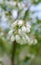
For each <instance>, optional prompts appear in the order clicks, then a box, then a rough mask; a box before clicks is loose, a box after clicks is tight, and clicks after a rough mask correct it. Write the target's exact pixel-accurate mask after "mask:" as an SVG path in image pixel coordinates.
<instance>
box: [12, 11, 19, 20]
mask: <svg viewBox="0 0 41 65" xmlns="http://www.w3.org/2000/svg"><path fill="white" fill-rule="evenodd" d="M17 15H18V11H17V10H12V17H13V18H14V19H16V18H17Z"/></svg>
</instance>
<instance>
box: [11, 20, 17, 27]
mask: <svg viewBox="0 0 41 65" xmlns="http://www.w3.org/2000/svg"><path fill="white" fill-rule="evenodd" d="M16 25H17V20H16V21H15V22H13V23H12V25H11V27H12V28H14V27H16Z"/></svg>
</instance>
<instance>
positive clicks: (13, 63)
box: [11, 40, 16, 65]
mask: <svg viewBox="0 0 41 65" xmlns="http://www.w3.org/2000/svg"><path fill="white" fill-rule="evenodd" d="M15 53H16V40H15V41H13V44H12V56H11V65H15V62H14V59H15Z"/></svg>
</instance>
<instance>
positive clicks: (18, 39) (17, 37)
mask: <svg viewBox="0 0 41 65" xmlns="http://www.w3.org/2000/svg"><path fill="white" fill-rule="evenodd" d="M15 39H16V41H17V42H18V43H20V36H19V35H16V36H15Z"/></svg>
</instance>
